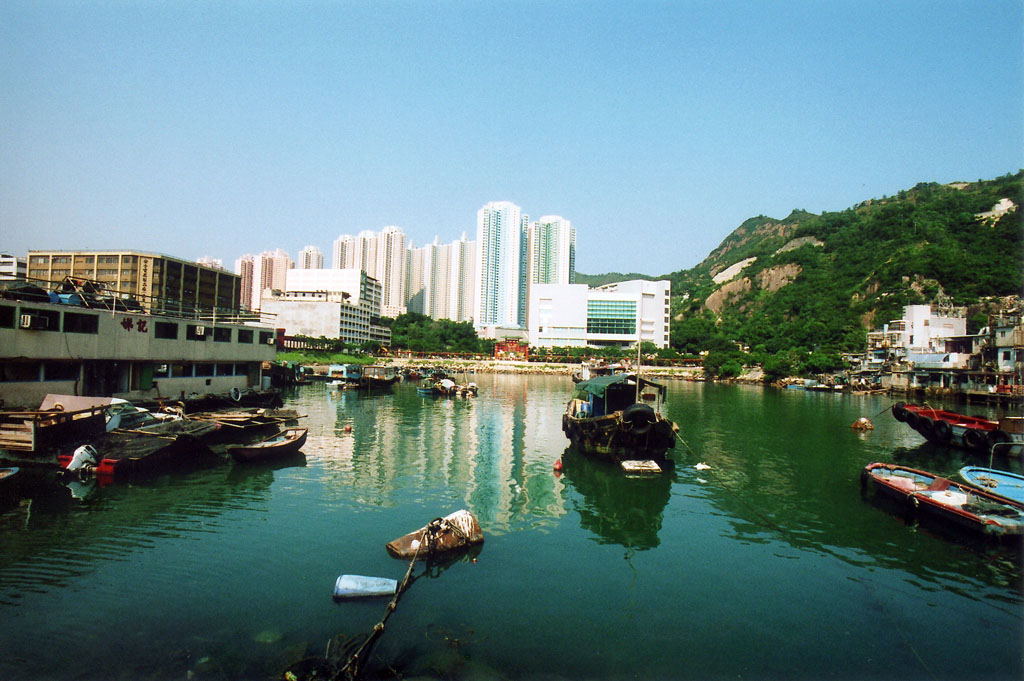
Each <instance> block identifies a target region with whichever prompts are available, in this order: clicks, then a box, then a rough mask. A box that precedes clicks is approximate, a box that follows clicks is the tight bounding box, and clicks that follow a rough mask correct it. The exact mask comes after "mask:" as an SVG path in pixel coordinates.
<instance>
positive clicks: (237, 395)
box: [231, 388, 242, 402]
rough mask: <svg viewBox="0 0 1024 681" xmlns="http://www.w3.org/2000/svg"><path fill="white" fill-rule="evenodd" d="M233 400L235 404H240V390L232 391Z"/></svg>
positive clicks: (234, 389) (233, 389)
mask: <svg viewBox="0 0 1024 681" xmlns="http://www.w3.org/2000/svg"><path fill="white" fill-rule="evenodd" d="M231 399H233V400H234V401H235V402H238V401H239V400H241V399H242V391H241V390H239V389H238V388H232V389H231Z"/></svg>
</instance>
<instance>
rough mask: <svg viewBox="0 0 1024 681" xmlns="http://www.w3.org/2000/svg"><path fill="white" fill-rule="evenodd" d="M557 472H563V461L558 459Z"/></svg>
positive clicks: (556, 462) (556, 463)
mask: <svg viewBox="0 0 1024 681" xmlns="http://www.w3.org/2000/svg"><path fill="white" fill-rule="evenodd" d="M555 470H556V471H560V470H562V460H561V459H558V460H557V461H555Z"/></svg>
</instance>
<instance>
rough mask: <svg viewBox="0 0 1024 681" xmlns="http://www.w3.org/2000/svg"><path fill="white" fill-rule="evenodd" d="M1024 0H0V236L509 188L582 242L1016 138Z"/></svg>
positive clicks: (920, 173)
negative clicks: (557, 218) (565, 223)
mask: <svg viewBox="0 0 1024 681" xmlns="http://www.w3.org/2000/svg"><path fill="white" fill-rule="evenodd" d="M1022 34H1024V18H1022V3H1021V2H1020V1H1019V0H991V1H989V2H984V3H978V2H975V1H971V2H944V1H938V2H936V1H935V0H928V1H920V2H919V1H911V0H907V1H898V2H892V1H891V0H888V1H878V2H876V1H873V0H857V1H849V2H848V1H846V0H838V1H834V2H822V1H796V0H793V1H780V2H769V1H768V0H764V1H760V2H731V1H729V0H723V1H721V2H713V1H710V0H708V1H699V2H698V1H685V0H680V1H678V2H645V1H636V2H534V1H525V0H524V1H521V2H501V1H491V2H388V1H384V2H333V3H332V2H306V3H304V2H255V1H250V2H188V1H185V0H180V1H174V2H167V3H160V2H155V3H154V2H146V3H143V2H87V1H86V2H64V1H56V0H52V1H43V2H23V1H21V0H6V1H5V2H3V3H0V251H5V252H11V253H14V254H17V255H24V254H25V253H26V252H27V251H28V250H29V249H50V248H60V249H79V248H81V249H99V248H130V249H135V250H142V251H156V252H159V253H165V254H168V255H172V256H176V257H180V258H186V259H193V258H197V257H200V256H204V255H207V256H211V257H215V258H220V259H222V260H223V261H224V264H225V265H226V266H227V267H228V268H231V267H232V266H233V264H234V261H235V259H236V258H237V257H238V256H240V255H242V254H243V253H247V252H254V253H255V252H260V251H263V250H271V249H274V248H283V249H285V250H286V251H288V252H289V253H291V254H292V257H295V256H296V255H297V253H298V251H299V249H301V248H302V247H303V246H305V245H307V244H312V245H316V246H319V247H320V248H321V250H323V251H324V252H325V254H328V265H329V253H330V248H331V243H332V242H333V240H334V239H335V238H336V237H337V236H338V235H340V234H355V233H357V232H359V231H361V230H364V229H369V230H374V231H376V230H380V229H381V228H382V227H384V226H386V225H398V226H399V227H401V228H402V230H403V231H404V232H405V233H406V234H407V235H409V237H410V238H411V239H412V240H413V241H414V242H415V243H416V244H417V245H422V244H425V243H428V242H430V241H432V240H433V239H434V237H435V236H437V237H440V239H441V241H442V242H446V241H451V240H453V239H456V238H458V237H459V236H460V235H461V234H462V233H463V232H467V233H469V235H470V237H471V238H472V236H473V234H474V231H475V228H476V211H477V210H478V209H479V208H480V207H481V206H482V205H483V204H485V203H486V202H488V201H501V200H508V201H513V202H515V203H517V204H518V205H520V206H521V207H522V208H523V211H524V212H526V213H527V214H529V215H530V216H531V217H540V216H542V215H562V216H563V217H565V218H567V219H569V220H572V222H573V225H574V226H575V227H576V230H577V270H578V271H581V272H585V273H589V274H596V273H600V272H607V271H621V272H630V271H635V272H642V273H646V274H665V273H668V272H673V271H676V270H680V269H685V268H688V267H691V266H693V265H695V264H696V263H698V262H699V261H700V260H702V259H703V258H704V257H705V256H706V255H707V254H708V253H709V252H710V251H711V250H712V249H713V248H715V247H716V246H717V245H718V244H719V243H720V242H721V240H722V239H723V238H725V237H726V236H727V235H728V234H729V233H730V232H731V231H732V230H733V229H735V228H736V227H737V226H738V225H739V224H740V223H741V222H742V221H743V220H745V219H747V218H749V217H752V216H755V215H760V214H763V215H769V216H772V217H777V218H782V217H785V216H786V215H788V214H789V212H790V211H791V210H792V209H794V208H803V209H806V210H809V211H812V212H815V213H819V212H822V211H832V210H843V209H845V208H847V207H850V206H852V205H854V204H856V203H858V202H860V201H862V200H864V199H867V198H873V197H880V196H882V195H891V194H895V193H896V192H898V191H899V190H900V189H905V188H909V187H911V186H913V185H914V184H916V183H918V182H922V181H935V182H952V181H956V180H976V179H989V178H993V177H997V176H1000V175H1003V174H1005V173H1008V172H1015V171H1017V170H1019V169H1020V168H1022V167H1024V159H1022V150H1024V132H1022V131H1024V94H1022V93H1024V73H1022V61H1024V44H1022Z"/></svg>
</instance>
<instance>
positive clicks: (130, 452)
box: [57, 419, 217, 478]
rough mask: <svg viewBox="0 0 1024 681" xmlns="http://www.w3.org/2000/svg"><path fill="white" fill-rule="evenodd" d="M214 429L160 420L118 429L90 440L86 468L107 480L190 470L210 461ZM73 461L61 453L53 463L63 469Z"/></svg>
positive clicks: (184, 421)
mask: <svg viewBox="0 0 1024 681" xmlns="http://www.w3.org/2000/svg"><path fill="white" fill-rule="evenodd" d="M216 430H217V424H216V423H212V422H208V421H191V420H188V419H174V420H170V421H161V422H158V423H155V424H153V425H148V426H145V427H142V428H133V429H127V428H118V429H115V430H112V431H110V432H109V433H105V434H103V435H101V436H100V437H98V438H95V439H93V440H92V442H91V443H90V444H91V445H92V447H93V448H94V450H95V451H96V456H95V459H96V461H95V463H94V464H91V465H90V469H91V470H92V472H94V473H95V474H96V475H98V476H100V477H108V478H109V477H121V476H124V475H128V474H145V473H154V472H158V471H163V470H168V469H172V468H190V467H194V466H196V465H197V464H201V463H204V462H205V461H208V460H212V458H213V456H212V455H213V452H212V451H211V450H210V447H209V445H208V444H207V438H208V437H209V436H211V435H212V434H213V433H215V432H216ZM73 458H74V452H73V451H72V452H65V453H63V454H60V455H59V456H58V457H57V462H58V463H59V464H60V466H61V468H65V469H67V468H68V466H69V465H70V464H71V462H72V459H73Z"/></svg>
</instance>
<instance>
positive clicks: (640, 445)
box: [562, 373, 679, 462]
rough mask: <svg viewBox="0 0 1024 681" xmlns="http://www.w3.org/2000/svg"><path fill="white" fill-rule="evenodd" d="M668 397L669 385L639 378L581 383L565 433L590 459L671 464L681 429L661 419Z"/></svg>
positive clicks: (600, 378) (619, 376)
mask: <svg viewBox="0 0 1024 681" xmlns="http://www.w3.org/2000/svg"><path fill="white" fill-rule="evenodd" d="M665 392H666V390H665V386H663V385H661V384H659V383H654V382H653V381H648V380H647V379H645V378H642V377H640V376H638V375H637V374H633V373H629V374H626V373H621V374H611V375H607V376H595V377H594V378H591V379H590V380H587V381H581V382H580V383H577V384H576V386H575V394H574V396H573V398H572V399H571V400H569V403H568V404H567V405H566V409H565V413H564V414H563V415H562V431H563V432H564V433H565V436H566V437H568V438H569V440H570V441H571V442H572V443H573V445H575V446H576V448H577V449H578V450H579V451H580V452H581V453H583V454H586V455H589V456H593V457H596V458H602V459H608V460H611V461H618V462H621V461H636V460H643V459H648V460H653V461H666V460H667V459H666V457H665V453H666V452H667V451H668V450H669V449H672V448H673V447H675V444H676V432H677V431H678V430H679V426H677V425H676V424H675V423H673V422H672V421H670V420H669V419H667V418H665V417H664V416H662V415H661V408H662V405H663V404H664V401H665Z"/></svg>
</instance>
